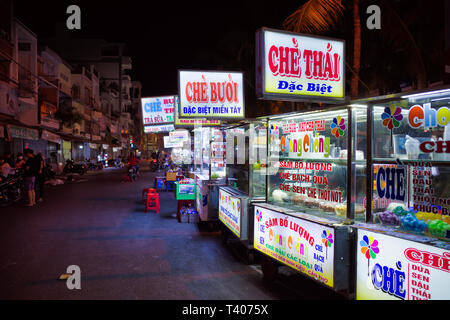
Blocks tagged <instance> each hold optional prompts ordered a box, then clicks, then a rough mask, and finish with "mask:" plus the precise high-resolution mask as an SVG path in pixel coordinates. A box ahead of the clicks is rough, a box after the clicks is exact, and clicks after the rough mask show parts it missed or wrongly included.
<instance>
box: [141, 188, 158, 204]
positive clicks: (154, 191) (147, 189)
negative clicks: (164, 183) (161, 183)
mask: <svg viewBox="0 0 450 320" xmlns="http://www.w3.org/2000/svg"><path fill="white" fill-rule="evenodd" d="M149 193H156V189H154V188H145V189H143V190H142V202H144V203H145V200H146V199H147V198H146V197H145V196H146V195H147V194H149Z"/></svg>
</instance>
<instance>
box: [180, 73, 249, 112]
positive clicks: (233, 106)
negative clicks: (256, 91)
mask: <svg viewBox="0 0 450 320" xmlns="http://www.w3.org/2000/svg"><path fill="white" fill-rule="evenodd" d="M178 85H179V97H180V105H179V108H180V109H179V115H180V117H184V118H205V119H243V118H244V117H245V112H244V78H243V74H242V72H227V71H223V72H220V71H182V70H180V71H179V73H178Z"/></svg>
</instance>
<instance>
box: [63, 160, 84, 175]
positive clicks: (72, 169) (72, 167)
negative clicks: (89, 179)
mask: <svg viewBox="0 0 450 320" xmlns="http://www.w3.org/2000/svg"><path fill="white" fill-rule="evenodd" d="M86 172H87V167H86V165H85V164H83V163H74V162H73V160H67V161H66V165H65V166H64V169H63V174H69V173H78V174H80V175H83V174H85V173H86Z"/></svg>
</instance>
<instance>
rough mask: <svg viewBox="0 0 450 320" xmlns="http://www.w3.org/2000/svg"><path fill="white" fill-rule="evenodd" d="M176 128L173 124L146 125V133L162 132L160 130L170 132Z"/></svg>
mask: <svg viewBox="0 0 450 320" xmlns="http://www.w3.org/2000/svg"><path fill="white" fill-rule="evenodd" d="M173 130H175V126H174V125H173V124H162V125H157V126H144V133H160V132H170V131H173Z"/></svg>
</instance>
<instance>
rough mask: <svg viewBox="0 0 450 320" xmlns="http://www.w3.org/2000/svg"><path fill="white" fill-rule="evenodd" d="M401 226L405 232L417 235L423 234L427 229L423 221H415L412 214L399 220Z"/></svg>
mask: <svg viewBox="0 0 450 320" xmlns="http://www.w3.org/2000/svg"><path fill="white" fill-rule="evenodd" d="M401 225H402V227H403V228H404V229H406V230H409V231H414V232H418V233H423V232H424V231H425V230H426V229H427V227H428V225H427V224H426V223H425V222H424V221H422V220H419V219H417V218H416V216H415V215H414V214H412V213H408V214H407V215H406V216H403V217H402V218H401Z"/></svg>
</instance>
